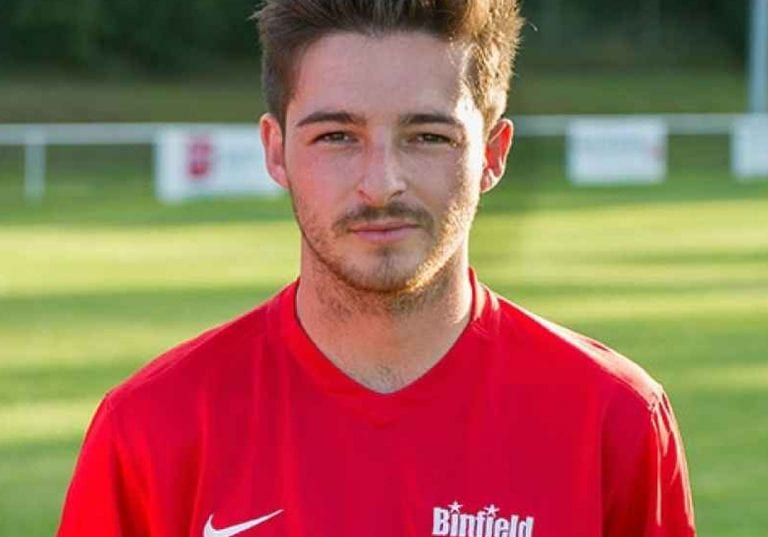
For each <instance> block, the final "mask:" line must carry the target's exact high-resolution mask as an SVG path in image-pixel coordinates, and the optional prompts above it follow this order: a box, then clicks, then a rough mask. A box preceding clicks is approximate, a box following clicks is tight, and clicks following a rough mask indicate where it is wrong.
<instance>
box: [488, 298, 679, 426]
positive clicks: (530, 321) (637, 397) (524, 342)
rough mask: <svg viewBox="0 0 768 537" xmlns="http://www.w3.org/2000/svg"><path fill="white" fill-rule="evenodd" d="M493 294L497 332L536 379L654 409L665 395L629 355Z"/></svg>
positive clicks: (640, 407)
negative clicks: (521, 358) (515, 351)
mask: <svg viewBox="0 0 768 537" xmlns="http://www.w3.org/2000/svg"><path fill="white" fill-rule="evenodd" d="M494 298H495V300H493V305H494V307H495V308H496V309H497V314H498V315H497V316H498V331H497V333H498V334H499V336H500V337H501V339H502V340H503V341H505V345H507V346H511V347H512V348H515V349H517V351H518V353H517V354H520V355H522V356H523V357H524V358H523V359H524V363H525V367H526V371H527V372H529V373H530V374H531V375H532V376H533V377H534V378H537V379H539V380H540V381H542V382H551V383H554V384H556V385H558V386H564V387H567V386H575V387H578V388H579V391H581V390H585V391H589V392H590V393H591V394H595V395H601V396H603V397H604V398H610V399H619V400H622V401H624V402H626V403H627V404H630V405H631V406H635V407H637V409H638V410H641V409H643V408H644V409H645V410H646V411H652V410H653V409H654V408H655V407H656V406H657V405H658V404H659V402H660V401H661V400H662V398H663V396H664V391H663V388H662V386H661V385H660V384H659V383H658V382H657V381H656V380H655V379H654V378H653V377H651V375H649V374H648V372H647V371H645V370H644V369H643V368H642V367H641V366H639V365H638V364H637V363H635V362H634V361H632V360H630V359H629V358H627V357H626V356H624V355H622V354H621V353H619V352H617V351H616V350H614V349H612V348H610V347H608V346H607V345H604V344H603V343H601V342H599V341H597V340H595V339H592V338H591V337H588V336H585V335H583V334H580V333H578V332H576V331H574V330H571V329H569V328H566V327H564V326H562V325H559V324H557V323H555V322H552V321H550V320H547V319H545V318H543V317H541V316H539V315H536V314H534V313H531V312H530V311H528V310H526V309H525V308H522V307H520V306H518V305H517V304H514V303H512V302H510V301H508V300H506V299H504V298H501V297H497V296H494Z"/></svg>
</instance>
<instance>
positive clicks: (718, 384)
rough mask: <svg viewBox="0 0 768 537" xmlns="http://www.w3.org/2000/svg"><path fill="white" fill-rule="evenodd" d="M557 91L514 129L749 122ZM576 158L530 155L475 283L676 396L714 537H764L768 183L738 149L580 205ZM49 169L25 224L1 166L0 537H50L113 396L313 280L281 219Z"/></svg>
mask: <svg viewBox="0 0 768 537" xmlns="http://www.w3.org/2000/svg"><path fill="white" fill-rule="evenodd" d="M548 77H549V78H547V77H536V76H530V75H525V76H523V75H521V76H520V78H519V80H518V89H517V90H516V91H517V93H516V94H513V100H512V103H513V107H514V109H515V111H516V112H521V113H542V112H651V111H653V112H656V111H662V112H674V111H686V112H705V111H738V110H740V109H741V107H742V105H743V92H742V86H741V80H740V78H739V77H738V76H735V75H730V74H719V75H707V76H703V77H701V76H694V75H691V74H685V73H678V74H668V73H666V74H659V75H654V76H636V75H631V74H625V75H600V76H594V77H593V76H585V75H583V74H582V75H548ZM43 82H45V81H43ZM255 84H256V78H255V76H252V77H250V78H248V77H246V78H245V79H244V80H242V81H240V82H235V83H230V84H228V85H226V87H222V86H221V85H217V84H215V83H208V84H202V83H197V84H192V85H190V86H189V87H186V86H185V85H184V84H183V83H162V84H160V83H157V84H155V83H153V84H148V83H139V82H136V83H130V82H128V83H125V82H122V81H118V82H114V83H108V82H104V83H102V82H98V83H97V82H87V81H74V82H73V81H64V82H50V83H41V81H39V80H37V81H36V80H33V79H26V80H12V81H9V82H8V83H6V81H4V84H3V85H0V122H3V121H72V120H81V121H84V120H99V121H115V120H131V121H147V120H152V121H160V120H189V121H191V120H205V121H231V120H237V121H247V120H249V119H251V118H253V117H256V116H257V114H258V111H259V110H260V105H259V104H258V102H257V101H258V95H257V94H256V92H254V87H255ZM692 87H695V88H696V91H693V92H692V91H691V88H692ZM251 111H253V112H251ZM562 149H563V143H562V141H559V140H547V141H540V140H537V141H534V140H526V139H523V140H520V141H519V142H518V144H517V145H516V147H515V149H514V152H513V158H512V160H511V162H510V169H509V172H508V176H507V178H506V179H505V182H504V183H503V185H502V186H500V187H499V188H498V189H497V190H495V191H494V192H492V193H491V194H490V195H489V196H487V197H486V198H485V199H484V201H483V207H482V209H481V211H480V214H479V216H478V220H477V223H476V226H475V229H474V232H473V238H472V258H473V264H474V265H475V267H476V268H477V270H478V272H479V274H480V276H481V277H482V278H483V279H484V280H485V282H486V283H488V284H490V285H491V286H492V287H494V288H495V289H496V290H497V291H499V292H501V293H503V294H505V295H506V296H508V297H509V298H511V299H513V300H515V301H516V302H518V303H520V304H522V305H523V306H525V307H527V308H529V309H532V310H534V311H536V312H538V313H540V314H543V315H545V316H548V317H550V318H552V319H553V320H556V321H558V322H561V323H564V324H567V325H569V326H571V327H573V328H575V329H577V330H580V331H582V332H585V333H588V334H589V335H591V336H593V337H596V338H597V339H600V340H602V341H604V342H606V343H607V344H609V345H611V346H613V347H616V348H618V349H620V350H621V351H622V352H624V353H625V354H628V355H629V356H631V357H632V358H634V359H635V360H636V361H638V362H639V363H641V364H642V365H643V366H645V367H646V368H647V369H648V370H649V371H650V372H651V373H652V374H653V375H654V376H655V377H656V378H658V379H659V380H661V381H662V382H663V383H664V384H665V386H666V387H667V389H668V391H669V393H670V394H671V397H672V400H673V403H674V404H675V408H676V412H677V415H678V418H679V421H680V424H681V427H682V430H683V433H684V435H685V440H686V444H687V450H688V455H689V463H690V468H691V474H692V481H693V486H694V493H695V501H696V509H697V519H698V524H699V528H700V534H701V535H702V536H716V537H765V536H768V510H766V509H765V507H766V505H767V504H766V501H767V500H766V499H767V498H768V493H766V491H765V484H766V483H768V457H766V453H768V419H766V418H768V355H767V353H768V181H765V182H754V183H748V184H739V183H737V182H735V181H734V180H733V179H732V178H730V177H729V175H728V172H727V169H728V148H727V140H726V139H725V138H718V137H714V138H698V139H694V140H688V139H679V138H676V139H673V141H672V146H671V153H670V159H671V170H672V172H671V175H670V178H669V180H668V181H667V182H666V183H665V184H663V185H659V186H653V187H628V186H625V187H611V188H574V187H571V186H569V185H568V184H567V183H566V182H565V180H564V179H563V177H562V175H563V174H562V169H563V157H562ZM49 157H50V158H49V177H48V179H49V184H48V192H47V197H46V199H45V200H44V202H43V203H41V204H39V205H36V206H28V205H25V204H24V203H23V202H22V190H21V176H22V167H21V165H22V154H21V151H20V150H18V149H14V148H3V147H0V536H9V537H10V536H16V535H28V536H31V537H36V536H47V535H51V534H52V532H53V531H54V529H55V527H56V524H57V520H58V516H59V510H60V505H61V502H62V499H63V495H64V492H65V489H66V485H67V482H68V480H69V477H70V475H71V471H72V468H73V464H74V462H75V457H76V454H77V451H78V448H79V444H80V442H81V439H82V435H83V431H84V428H85V427H86V425H87V423H88V421H89V419H90V417H91V414H92V412H93V410H94V409H95V406H96V404H97V402H98V400H99V399H100V398H101V396H102V395H103V394H104V392H105V391H106V390H107V389H109V388H110V387H111V386H113V385H115V384H116V383H118V382H120V380H121V379H123V378H125V377H126V376H127V375H129V374H130V373H131V372H132V371H133V370H135V369H136V368H137V367H139V366H140V365H141V364H143V363H145V362H146V361H148V360H149V359H151V358H152V357H154V356H156V355H157V354H158V353H160V352H161V351H162V350H164V349H166V348H168V347H169V346H171V345H173V344H175V343H177V342H178V341H180V340H182V339H185V338H188V337H191V336H193V335H195V334H196V333H198V332H199V331H201V330H203V329H205V328H207V327H209V326H211V325H213V324H215V323H219V322H222V321H224V320H226V319H228V318H230V317H232V316H234V315H236V314H238V313H240V312H242V311H245V310H247V309H249V308H251V307H252V306H254V305H255V304H257V303H259V302H260V301H261V300H263V299H264V298H266V297H268V296H270V295H271V294H273V293H274V292H275V291H276V290H277V289H279V288H280V287H281V286H282V285H283V284H285V283H286V282H288V281H290V280H291V279H293V278H294V277H295V276H296V271H297V263H298V248H297V243H298V233H297V230H296V228H295V225H294V224H293V221H292V217H291V213H290V204H289V203H288V201H287V200H286V199H285V198H278V199H271V200H253V199H251V200H232V201H209V202H198V203H192V204H187V205H182V206H177V207H163V206H161V205H159V204H157V203H156V202H155V201H154V200H153V197H152V189H151V184H150V175H151V155H150V152H149V150H148V149H147V148H142V147H126V148H103V147H102V148H52V149H51V150H50V152H49Z"/></svg>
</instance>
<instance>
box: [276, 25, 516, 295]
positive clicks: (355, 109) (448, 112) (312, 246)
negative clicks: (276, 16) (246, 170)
mask: <svg viewBox="0 0 768 537" xmlns="http://www.w3.org/2000/svg"><path fill="white" fill-rule="evenodd" d="M468 61H469V55H468V50H467V48H466V47H464V46H459V45H455V44H454V45H451V44H449V43H447V42H445V41H442V40H439V39H436V38H434V37H432V36H429V35H427V34H424V33H420V32H404V33H396V34H392V35H388V36H384V37H368V36H364V35H361V34H355V33H340V34H333V35H330V36H327V37H324V38H323V39H321V40H320V41H318V42H316V43H314V44H313V45H312V46H310V47H309V48H308V49H307V51H306V52H305V54H304V55H303V57H302V60H301V63H300V66H299V70H298V73H297V77H296V81H295V91H294V95H293V96H292V98H291V100H290V102H289V104H288V108H287V111H286V119H285V132H284V133H283V132H281V130H280V128H279V126H278V125H277V123H276V121H275V119H274V118H273V117H271V116H265V118H263V120H262V136H263V137H264V141H265V145H266V147H267V161H268V166H269V168H270V173H271V174H272V176H273V177H274V178H275V179H276V180H277V181H278V182H279V183H280V184H282V185H283V186H285V187H286V188H288V189H289V191H290V193H291V197H292V200H293V205H294V210H295V213H296V218H297V221H298V224H299V226H300V228H301V231H302V235H303V243H302V255H303V256H311V257H312V258H313V259H312V260H311V261H313V262H315V261H316V262H318V263H320V265H317V264H316V263H315V264H314V266H321V267H324V268H326V269H328V270H330V271H331V272H332V273H333V274H334V275H335V276H337V277H338V278H340V279H341V280H342V281H344V282H346V283H347V284H348V285H351V286H352V287H354V288H356V289H361V290H367V291H375V292H380V293H397V292H402V291H405V290H408V289H413V288H417V287H420V286H422V285H424V284H426V283H428V282H429V281H430V279H431V278H433V277H434V276H435V275H436V274H437V273H438V271H439V270H440V269H441V268H442V267H444V266H445V265H446V263H448V262H449V261H450V260H451V259H459V258H460V257H457V256H465V255H466V249H467V239H468V234H469V228H470V225H471V222H472V219H473V217H474V214H475V210H476V207H477V202H478V198H479V195H480V192H481V190H483V189H487V188H490V187H491V186H492V183H493V182H495V181H491V184H488V181H487V180H485V181H484V177H486V175H487V174H486V172H487V166H486V164H487V156H488V155H487V154H486V153H487V148H486V144H485V142H484V136H483V118H482V114H481V112H480V110H479V109H478V108H477V106H476V104H475V103H474V101H473V99H472V97H471V94H470V92H469V90H468V88H467V87H466V84H465V82H464V73H465V72H466V68H467V63H468ZM510 136H511V134H510ZM505 154H506V151H505ZM307 266H312V265H303V266H302V270H304V268H305V267H307Z"/></svg>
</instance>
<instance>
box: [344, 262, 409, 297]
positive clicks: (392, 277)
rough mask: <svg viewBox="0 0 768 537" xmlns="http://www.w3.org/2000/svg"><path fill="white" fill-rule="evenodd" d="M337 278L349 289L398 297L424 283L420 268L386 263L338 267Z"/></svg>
mask: <svg viewBox="0 0 768 537" xmlns="http://www.w3.org/2000/svg"><path fill="white" fill-rule="evenodd" d="M338 268H339V269H340V270H335V271H334V272H335V273H336V276H337V277H338V278H339V279H341V280H342V281H343V282H344V283H346V284H347V285H348V286H349V287H352V288H353V289H356V290H358V291H365V292H369V293H376V294H382V295H397V294H401V293H406V292H408V291H411V290H413V289H415V288H417V287H419V283H420V282H421V281H422V271H421V270H419V267H404V266H395V264H394V263H391V262H389V261H385V262H383V263H380V264H379V265H378V266H368V267H365V268H363V267H355V266H346V267H338Z"/></svg>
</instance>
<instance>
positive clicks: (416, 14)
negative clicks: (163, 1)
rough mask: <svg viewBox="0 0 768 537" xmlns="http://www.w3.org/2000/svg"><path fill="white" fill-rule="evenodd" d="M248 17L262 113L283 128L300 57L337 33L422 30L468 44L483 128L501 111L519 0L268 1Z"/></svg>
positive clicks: (472, 85)
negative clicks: (256, 44)
mask: <svg viewBox="0 0 768 537" xmlns="http://www.w3.org/2000/svg"><path fill="white" fill-rule="evenodd" d="M254 18H256V19H257V20H258V27H259V35H260V38H261V44H262V50H263V56H262V88H263V91H264V96H265V99H266V102H267V108H268V110H269V111H270V112H271V113H272V114H274V115H275V116H276V117H277V119H278V121H279V122H280V124H281V125H282V126H283V127H284V126H285V113H286V109H287V107H288V102H289V101H290V99H291V97H292V95H293V89H294V88H293V84H294V78H295V74H296V67H297V66H298V63H299V61H301V56H302V54H303V52H304V51H305V50H306V49H307V48H308V47H309V46H310V45H312V44H313V43H314V42H316V41H317V40H319V39H321V38H322V37H324V36H326V35H328V34H331V33H335V32H357V33H362V34H366V35H381V34H386V33H390V32H397V31H407V30H413V31H423V32H427V33H429V34H432V35H434V36H436V37H438V38H441V39H445V40H448V41H458V42H465V43H467V44H469V45H470V46H471V47H472V51H471V55H472V61H471V65H470V72H469V76H468V78H469V80H468V81H467V82H468V84H469V87H470V90H471V92H472V95H473V97H474V99H475V103H476V104H477V106H478V108H479V109H480V111H481V112H482V113H483V117H484V118H485V123H486V129H489V128H490V127H491V126H492V125H494V124H495V123H496V122H497V121H498V120H499V118H500V117H501V115H502V113H503V112H504V108H505V107H506V101H507V90H508V89H509V79H510V76H511V74H512V68H513V63H514V58H515V55H516V52H517V47H518V44H519V42H520V28H521V26H522V22H523V19H522V17H521V15H520V10H519V2H518V0H266V1H265V2H264V5H263V7H261V9H259V10H258V11H257V12H256V14H255V15H254Z"/></svg>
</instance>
